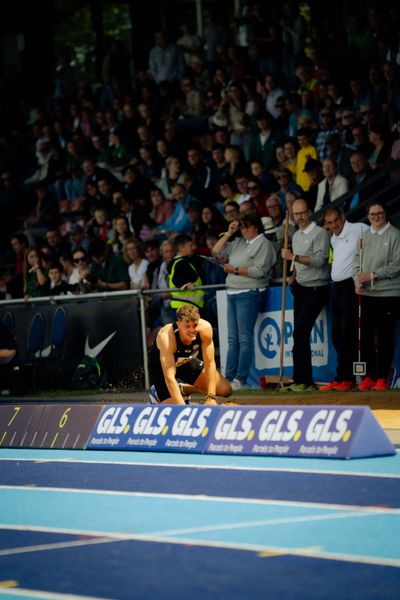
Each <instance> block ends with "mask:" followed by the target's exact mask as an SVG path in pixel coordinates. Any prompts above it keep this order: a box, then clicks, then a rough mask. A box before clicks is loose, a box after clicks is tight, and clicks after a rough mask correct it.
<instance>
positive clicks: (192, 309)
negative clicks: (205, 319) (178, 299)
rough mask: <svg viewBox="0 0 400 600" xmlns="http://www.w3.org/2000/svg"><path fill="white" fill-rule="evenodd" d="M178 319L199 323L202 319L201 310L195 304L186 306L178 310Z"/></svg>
mask: <svg viewBox="0 0 400 600" xmlns="http://www.w3.org/2000/svg"><path fill="white" fill-rule="evenodd" d="M176 317H177V319H178V321H183V319H188V321H198V320H199V319H200V313H199V309H198V308H197V306H194V305H193V304H185V305H184V306H181V307H180V308H178V310H177V311H176Z"/></svg>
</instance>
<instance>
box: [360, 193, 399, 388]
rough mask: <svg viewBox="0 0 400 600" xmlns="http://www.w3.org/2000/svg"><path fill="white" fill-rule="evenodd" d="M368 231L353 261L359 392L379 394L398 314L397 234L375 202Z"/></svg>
mask: <svg viewBox="0 0 400 600" xmlns="http://www.w3.org/2000/svg"><path fill="white" fill-rule="evenodd" d="M368 220H369V222H370V223H371V228H370V230H369V231H367V232H365V233H364V234H363V236H362V249H361V248H360V245H358V247H357V250H356V253H355V255H354V260H353V278H354V282H355V291H356V294H359V295H361V310H362V323H363V329H362V335H361V358H362V360H364V361H365V362H366V376H365V378H364V379H363V380H362V382H361V383H360V385H359V386H358V389H359V390H362V391H366V390H374V391H382V390H386V389H387V387H388V384H387V378H388V374H389V368H390V362H391V360H392V358H393V354H394V347H395V345H394V332H395V331H396V324H397V322H398V319H399V315H400V302H399V298H400V231H399V230H398V229H397V228H396V227H393V225H391V223H390V222H389V221H388V219H387V213H386V209H385V207H384V206H383V205H382V204H381V203H380V202H377V201H371V203H370V204H369V206H368Z"/></svg>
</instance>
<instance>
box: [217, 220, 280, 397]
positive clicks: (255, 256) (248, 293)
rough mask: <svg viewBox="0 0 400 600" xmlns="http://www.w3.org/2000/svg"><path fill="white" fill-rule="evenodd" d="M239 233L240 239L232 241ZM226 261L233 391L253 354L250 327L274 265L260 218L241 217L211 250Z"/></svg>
mask: <svg viewBox="0 0 400 600" xmlns="http://www.w3.org/2000/svg"><path fill="white" fill-rule="evenodd" d="M239 229H240V231H241V234H242V235H241V236H240V237H234V236H235V234H236V232H237V231H238V230H239ZM212 254H213V256H221V257H223V258H227V259H228V262H227V264H225V266H224V272H225V273H226V274H227V279H226V285H227V301H228V355H227V360H226V372H225V376H226V378H227V379H228V380H229V381H230V382H231V385H232V387H233V389H239V388H241V387H244V386H245V385H246V380H247V378H248V374H249V371H250V366H251V362H252V359H253V354H254V326H255V323H256V320H257V316H258V313H259V311H260V309H261V308H262V306H263V304H264V302H265V298H266V292H267V287H268V284H269V281H270V279H271V276H272V269H273V266H274V263H275V261H276V252H275V249H274V246H273V244H272V243H271V242H270V241H269V240H267V238H266V237H265V236H264V227H263V224H262V221H261V219H260V217H259V216H258V215H257V214H254V213H245V214H243V215H242V216H241V217H240V219H239V220H238V221H232V222H231V223H230V224H229V227H228V231H227V232H225V233H224V235H222V236H221V237H220V238H219V240H218V241H217V242H216V244H215V246H214V247H213V249H212Z"/></svg>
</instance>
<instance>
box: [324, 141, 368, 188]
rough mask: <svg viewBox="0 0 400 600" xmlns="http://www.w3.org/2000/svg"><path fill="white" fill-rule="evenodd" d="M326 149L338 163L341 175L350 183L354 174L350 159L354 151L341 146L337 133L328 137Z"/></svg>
mask: <svg viewBox="0 0 400 600" xmlns="http://www.w3.org/2000/svg"><path fill="white" fill-rule="evenodd" d="M326 147H327V150H328V156H329V157H330V158H333V159H334V160H335V162H336V167H337V170H338V173H339V175H341V176H342V177H345V178H346V179H347V180H348V181H350V179H351V176H352V174H353V171H352V169H351V164H350V158H351V155H352V154H353V152H352V150H351V149H350V148H347V146H342V145H341V141H340V136H339V135H338V134H336V133H334V134H332V135H328V136H327V138H326ZM366 156H367V155H366Z"/></svg>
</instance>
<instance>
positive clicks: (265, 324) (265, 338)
mask: <svg viewBox="0 0 400 600" xmlns="http://www.w3.org/2000/svg"><path fill="white" fill-rule="evenodd" d="M217 298H218V320H219V339H220V352H221V368H222V370H223V369H224V367H225V363H226V353H227V345H226V339H227V322H226V316H225V317H224V316H223V314H222V313H223V310H224V305H225V315H226V292H225V291H218V292H217ZM281 303H282V287H281V286H276V287H270V288H268V293H267V299H266V303H265V306H264V309H263V310H262V311H261V312H260V314H259V316H258V319H257V322H256V325H255V329H254V364H253V368H252V369H251V371H250V375H249V378H248V380H247V384H248V385H255V386H258V385H259V377H260V376H268V375H279V361H280V348H281V343H282V342H283V344H284V353H283V374H284V375H287V376H291V375H292V368H293V357H292V348H293V296H292V293H291V291H290V288H287V290H286V304H285V324H284V331H283V340H282V339H281V331H280V329H281V314H282V310H281ZM330 331H331V325H330V311H329V307H328V308H324V309H323V310H322V312H321V313H320V315H319V316H318V318H317V320H316V322H315V325H314V327H313V330H312V333H311V338H310V341H311V352H312V364H313V378H314V380H315V381H332V380H333V379H334V376H335V365H336V353H335V350H334V348H333V345H332V342H331V334H330Z"/></svg>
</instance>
